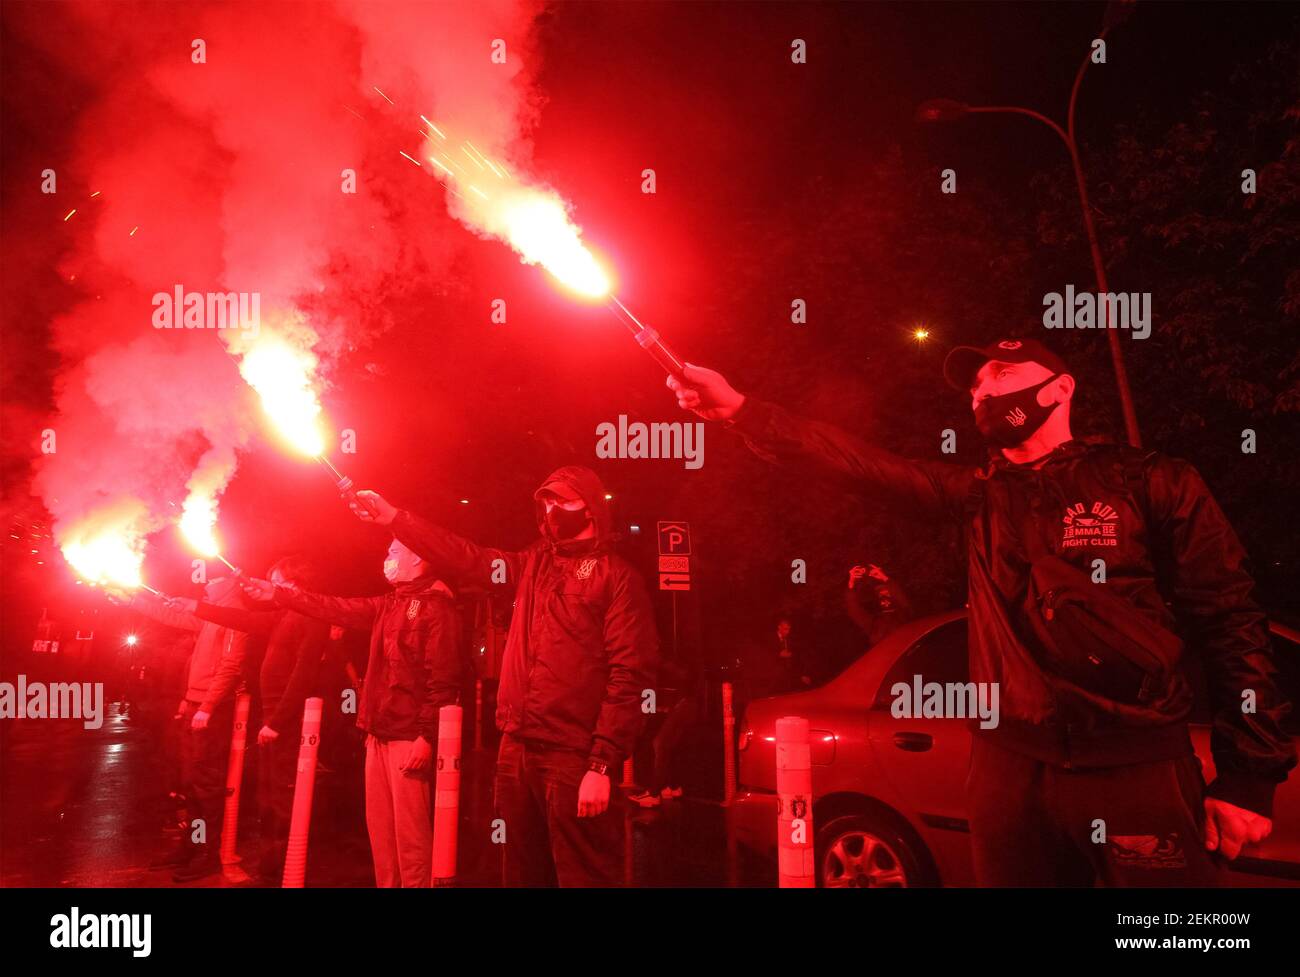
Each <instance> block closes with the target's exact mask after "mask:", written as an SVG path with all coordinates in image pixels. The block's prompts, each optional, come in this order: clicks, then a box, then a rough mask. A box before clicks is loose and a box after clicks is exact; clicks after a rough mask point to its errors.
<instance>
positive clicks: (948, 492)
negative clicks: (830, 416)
mask: <svg viewBox="0 0 1300 977" xmlns="http://www.w3.org/2000/svg"><path fill="white" fill-rule="evenodd" d="M684 378H685V383H683V382H682V381H681V380H678V379H677V378H676V377H669V378H668V386H669V387H670V388H671V389H672V390H673V392H674V393H675V394H677V403H678V405H679V406H681V407H683V408H686V409H687V410H692V411H694V412H695V413H696V414H698V415H699V416H700V417H703V418H705V419H706V420H719V421H725V422H726V424H727V426H728V427H729V428H731V429H733V430H734V431H735V432H736V433H737V434H739V435H740V436H741V437H743V438H744V439H745V443H746V444H748V445H749V448H750V450H752V451H753V452H754V453H755V454H756V455H758V456H759V457H760V458H762V459H764V460H765V461H769V462H772V463H774V464H800V463H802V464H810V465H812V466H813V468H815V469H816V470H817V471H818V472H819V473H821V474H822V475H824V476H829V477H830V478H832V479H834V480H835V481H838V482H839V483H841V484H842V485H844V486H845V487H846V488H849V489H851V490H853V491H855V492H858V493H860V494H867V495H871V496H872V497H873V498H878V497H884V498H887V499H889V500H890V501H892V502H893V503H895V504H898V505H901V506H905V507H908V508H911V509H913V510H916V511H918V512H922V513H927V514H934V515H943V516H948V517H952V518H959V517H960V516H961V513H962V510H963V505H964V502H965V499H966V497H967V495H968V494H969V493H970V489H971V485H972V483H973V480H974V477H975V472H974V469H972V468H967V467H964V466H961V465H951V464H943V463H941V462H923V461H912V460H910V459H907V458H900V457H899V456H897V455H894V454H891V453H890V452H888V451H885V450H883V449H881V448H877V447H874V446H872V445H868V444H866V443H865V442H863V441H861V440H860V439H858V438H857V437H855V436H853V435H852V434H849V433H848V432H846V431H843V430H841V429H840V428H838V427H835V426H834V425H833V424H826V423H823V422H821V421H809V420H804V419H803V418H800V417H796V416H795V415H793V414H791V413H789V412H788V411H786V410H785V409H784V408H782V407H779V406H777V405H776V404H771V403H767V402H765V401H760V400H755V399H754V398H752V397H746V396H745V395H744V394H742V393H740V392H739V391H737V390H736V389H735V388H734V387H732V386H731V384H729V383H728V382H727V380H726V378H725V377H724V376H723V375H722V374H720V373H718V372H717V371H716V370H709V369H706V368H704V367H699V366H693V365H690V364H688V365H687V367H686V370H685V374H684Z"/></svg>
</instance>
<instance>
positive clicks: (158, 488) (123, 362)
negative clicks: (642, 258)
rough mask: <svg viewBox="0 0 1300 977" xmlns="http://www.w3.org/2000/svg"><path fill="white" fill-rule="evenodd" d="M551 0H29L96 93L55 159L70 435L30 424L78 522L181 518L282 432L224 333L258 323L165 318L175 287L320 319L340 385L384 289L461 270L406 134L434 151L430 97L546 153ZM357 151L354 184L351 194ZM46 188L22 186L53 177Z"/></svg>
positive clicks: (63, 388) (51, 503) (439, 202)
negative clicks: (545, 42)
mask: <svg viewBox="0 0 1300 977" xmlns="http://www.w3.org/2000/svg"><path fill="white" fill-rule="evenodd" d="M535 15H536V6H535V5H534V4H533V3H522V2H475V3H466V4H455V5H453V4H436V5H434V4H426V3H373V2H339V3H337V4H328V3H310V4H303V3H275V2H257V3H236V4H227V3H223V4H210V5H208V4H184V5H181V4H122V3H113V4H105V3H102V2H85V3H72V4H66V3H55V4H39V5H27V6H23V7H21V8H16V9H15V8H11V9H10V10H9V11H8V12H7V21H8V24H7V27H8V30H9V31H10V34H11V40H12V38H13V37H14V36H15V35H16V36H17V38H18V42H19V43H23V44H26V45H29V46H31V47H35V48H39V49H40V51H41V52H42V54H43V55H44V56H45V57H47V58H48V59H49V60H50V61H51V62H52V63H53V65H54V66H55V68H56V70H58V71H62V72H66V73H67V74H69V75H71V76H74V77H76V78H77V79H79V80H80V81H82V82H84V83H85V85H86V86H87V89H88V92H89V97H88V98H87V99H86V101H85V104H84V109H83V111H81V113H80V115H79V117H78V119H77V122H76V127H75V136H74V137H73V138H72V140H71V143H70V146H71V152H70V153H68V155H67V157H66V158H60V157H59V153H58V152H57V151H56V150H51V151H50V159H49V162H48V163H42V164H40V166H39V167H38V169H40V168H44V167H45V166H46V165H48V166H49V167H51V168H53V169H55V170H56V171H57V179H58V194H57V197H56V199H57V201H58V207H59V208H62V210H61V213H60V217H61V216H62V214H63V213H66V211H68V210H71V209H72V208H74V207H75V208H77V213H76V214H75V215H74V216H73V217H72V218H71V219H70V220H69V221H68V222H66V223H61V224H59V225H58V227H57V228H56V229H55V231H54V232H52V233H60V232H61V233H62V235H63V238H64V240H65V241H66V249H65V250H64V251H63V253H62V254H61V256H60V259H59V262H58V270H59V276H60V278H61V280H62V281H63V282H64V283H65V284H66V286H67V288H68V289H69V290H70V292H71V301H70V303H69V305H70V307H68V308H67V311H66V312H64V313H62V314H60V315H58V316H57V317H55V318H54V319H53V321H51V322H50V323H48V328H49V336H50V344H51V347H52V348H53V350H54V351H55V352H56V353H57V356H58V359H59V367H58V370H57V375H56V379H55V390H54V399H55V407H56V409H55V412H54V415H53V416H52V417H51V418H50V419H49V420H48V421H47V422H46V423H45V426H46V427H48V428H50V429H52V430H53V431H54V433H55V437H56V439H57V440H56V450H55V452H54V453H52V454H44V455H42V454H41V453H40V450H39V444H40V439H39V432H38V431H30V434H29V437H30V438H31V444H32V453H33V455H34V456H35V457H36V458H37V459H38V461H37V465H36V471H35V476H36V477H35V481H34V485H35V488H36V491H37V492H38V493H39V494H40V496H41V497H42V498H43V501H44V503H45V505H46V506H47V508H48V509H49V510H50V511H51V513H52V514H53V516H54V526H55V535H56V539H58V540H59V541H60V542H61V543H63V542H66V541H67V540H68V539H69V538H70V537H71V536H72V535H75V531H76V529H77V527H78V526H79V525H84V524H86V523H87V522H90V523H94V522H95V521H96V520H97V519H98V518H100V514H101V513H104V512H106V511H108V510H110V509H111V510H112V511H115V512H118V513H121V512H124V511H126V512H134V513H136V514H137V515H136V517H135V522H136V525H134V526H132V527H129V532H131V533H138V534H141V535H143V534H146V533H148V532H152V531H156V530H158V529H161V528H163V526H164V525H166V524H167V523H168V522H169V521H171V520H174V519H175V518H176V516H177V515H178V513H179V503H180V500H181V499H182V498H183V497H184V494H185V491H186V483H187V481H189V480H190V479H191V476H197V480H198V481H200V482H202V483H203V484H204V485H207V486H211V487H213V489H214V490H215V491H217V492H219V491H220V490H221V489H222V488H224V486H225V484H226V483H227V482H228V480H229V478H230V476H231V475H232V474H233V470H234V464H235V458H236V454H235V452H236V451H238V450H244V449H247V448H248V447H249V446H250V445H251V444H253V443H254V442H255V441H257V440H259V439H261V438H262V437H263V436H264V435H263V433H262V432H263V429H264V427H265V423H264V420H263V418H262V417H261V416H260V411H259V408H258V403H257V398H256V396H255V395H254V394H253V393H252V391H251V390H250V389H249V388H248V386H247V385H246V384H245V383H244V381H243V380H242V379H241V377H240V374H239V371H238V367H237V363H236V361H235V359H234V358H233V357H232V356H231V355H230V349H229V348H228V346H229V344H228V343H223V342H222V340H223V339H225V340H230V339H232V338H236V337H235V335H234V334H231V333H226V332H225V331H221V332H219V331H217V330H213V329H156V328H154V325H153V323H152V314H153V312H154V307H153V305H152V304H151V297H152V296H153V295H155V293H171V292H172V290H173V289H174V288H175V287H176V286H178V285H180V286H183V287H184V289H185V290H187V291H191V292H199V293H208V292H223V293H224V292H231V291H234V292H257V293H260V296H261V317H262V323H263V328H264V329H267V328H275V325H274V324H275V323H276V322H279V321H283V320H285V319H286V318H292V319H293V320H294V321H296V322H298V323H299V324H300V325H301V326H303V327H305V328H304V329H303V330H300V332H301V334H302V335H304V336H305V337H306V339H305V341H306V342H307V343H308V344H310V346H311V348H312V350H313V352H314V354H315V356H316V357H317V359H318V360H319V363H320V379H321V380H322V381H325V380H327V378H328V376H329V373H330V371H331V370H333V369H335V368H336V367H337V365H338V363H339V361H340V358H341V357H343V356H344V355H346V354H347V353H348V352H350V351H352V350H355V349H357V348H358V347H362V346H364V345H365V344H366V343H368V342H370V341H371V340H372V339H373V338H374V335H375V333H376V332H377V331H378V329H380V328H382V326H383V319H382V318H380V317H378V314H377V313H376V311H375V310H376V307H377V306H378V305H379V304H380V303H378V302H377V301H376V296H387V295H389V294H391V293H392V291H393V290H394V289H396V288H399V287H400V285H401V283H402V282H404V281H406V280H408V279H409V278H410V277H412V276H416V275H422V276H429V275H431V274H432V275H435V276H436V275H437V274H438V273H439V271H440V270H441V269H442V268H445V267H446V266H447V263H448V262H449V260H450V257H451V255H452V253H453V251H454V250H455V248H456V247H457V246H458V245H459V243H460V237H461V235H462V234H463V232H462V231H460V230H459V228H458V227H457V226H456V225H453V224H450V223H449V222H448V221H447V220H446V217H445V212H444V209H443V208H444V201H443V191H442V190H441V189H440V188H439V187H437V186H436V185H435V184H434V183H433V182H431V181H429V180H428V178H427V176H426V175H422V174H420V173H412V172H410V171H412V170H414V167H413V166H411V165H410V164H409V163H408V162H407V161H405V160H403V159H402V158H401V156H399V155H398V150H399V149H406V150H407V151H408V152H411V151H415V150H416V149H417V148H418V145H419V139H420V137H419V136H418V135H417V130H418V129H419V128H420V123H419V115H420V114H421V113H423V114H425V115H428V116H429V117H430V118H434V119H439V118H441V119H446V120H447V121H448V122H449V123H451V124H453V125H455V126H456V128H457V129H458V130H459V131H462V132H466V133H473V134H474V135H473V137H472V138H474V139H475V141H476V143H477V144H478V145H480V146H481V147H482V148H483V149H484V150H485V151H488V152H493V153H496V154H498V155H499V156H500V157H502V158H504V159H508V160H510V161H512V162H513V163H514V164H515V165H517V166H521V167H522V168H525V169H526V167H527V163H528V142H527V136H528V126H529V124H530V121H531V119H532V118H533V117H534V114H535V105H536V99H535V97H534V96H533V95H532V94H531V93H530V89H529V84H530V79H531V77H532V70H531V64H530V57H531V55H532V48H533V38H532V29H533V21H534V18H535ZM195 40H201V41H202V42H203V49H204V50H203V53H204V56H205V58H206V60H205V62H204V63H195V61H194V52H195V45H194V41H195ZM498 40H499V41H501V42H504V51H505V54H506V60H505V63H504V64H500V63H496V62H494V61H493V59H492V54H493V51H494V44H495V50H498V51H499V50H500V49H501V45H500V44H496V42H498ZM376 88H378V89H380V90H382V92H383V95H384V96H387V99H391V100H392V102H393V103H395V104H389V102H388V101H387V100H386V99H385V98H384V97H382V96H381V95H380V94H379V93H378V92H376V90H375V89H376ZM33 155H34V157H35V158H38V159H39V158H40V156H41V152H40V148H39V147H36V149H35V150H34V153H33ZM345 170H353V171H355V174H356V181H355V182H356V192H355V193H344V192H342V188H343V183H344V179H345V176H344V171H345ZM32 184H33V185H31V186H30V187H29V186H24V187H23V188H22V190H23V192H24V193H27V192H28V191H29V190H30V192H31V193H33V194H35V193H39V187H38V186H36V185H34V184H35V180H34V179H33V181H32ZM96 191H98V196H95V197H93V198H92V197H91V196H90V194H91V193H94V192H96ZM133 229H135V231H134V233H132V231H133ZM238 338H241V339H243V338H246V337H238ZM234 349H235V352H239V351H240V348H239V347H238V346H236V347H234ZM24 422H25V423H27V424H28V428H29V429H30V419H24ZM201 459H202V462H203V463H202V465H201V466H200V460H201ZM200 467H201V469H202V470H201V472H196V468H200ZM122 500H139V502H140V503H142V507H141V508H138V509H136V508H132V507H130V506H127V507H123V506H122V505H121V504H120V503H121V502H122ZM169 500H170V501H173V502H175V503H176V505H177V507H176V508H171V507H169V506H168V505H167V503H168V501H169ZM141 513H143V514H142V515H141ZM122 528H123V529H127V527H122Z"/></svg>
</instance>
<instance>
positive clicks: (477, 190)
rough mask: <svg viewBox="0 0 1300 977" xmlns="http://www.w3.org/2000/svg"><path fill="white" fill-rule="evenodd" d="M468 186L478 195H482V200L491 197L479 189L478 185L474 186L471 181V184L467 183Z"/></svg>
mask: <svg viewBox="0 0 1300 977" xmlns="http://www.w3.org/2000/svg"><path fill="white" fill-rule="evenodd" d="M469 188H470V189H471V190H473V191H474V192H475V193H477V194H478V195H479V196H480V197H482V198H483V199H484V200H490V199H491V198H490V197H489V196H488V195H487V194H486V193H484V192H483V191H482V190H480V189H479V188H478V187H476V186H474V184H472V183H471V184H470V185H469Z"/></svg>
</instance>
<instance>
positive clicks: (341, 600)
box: [275, 587, 384, 631]
mask: <svg viewBox="0 0 1300 977" xmlns="http://www.w3.org/2000/svg"><path fill="white" fill-rule="evenodd" d="M383 601H384V599H383V598H382V597H326V596H325V595H324V594H313V593H311V592H309V591H306V590H290V589H289V588H288V587H276V588H275V602H276V603H277V604H279V605H280V606H281V607H287V608H289V609H290V610H291V611H297V612H298V613H299V614H302V615H304V616H305V617H314V618H315V619H316V620H318V621H325V622H327V623H329V624H337V625H339V626H340V627H344V628H353V629H355V630H357V631H369V630H370V628H371V627H372V626H373V625H374V623H375V615H376V614H377V613H378V612H379V607H380V605H381V604H382V603H383Z"/></svg>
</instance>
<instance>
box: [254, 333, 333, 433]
mask: <svg viewBox="0 0 1300 977" xmlns="http://www.w3.org/2000/svg"><path fill="white" fill-rule="evenodd" d="M316 362H317V361H316V356H315V354H314V353H312V352H311V351H310V350H306V349H299V348H295V347H294V345H293V344H292V343H291V342H289V341H288V340H287V339H285V338H284V337H282V336H279V335H276V334H274V333H272V334H269V335H268V334H266V333H263V334H262V335H261V336H259V337H258V338H257V339H256V340H255V341H254V343H253V345H252V346H251V348H249V349H248V350H247V351H245V352H244V354H243V357H242V358H241V359H240V361H239V372H240V373H241V374H242V375H243V377H244V379H245V380H246V381H247V382H248V385H249V386H250V387H252V388H253V389H254V390H256V391H257V394H258V396H259V397H260V398H261V399H262V409H263V410H265V411H266V415H267V417H269V418H270V419H271V423H272V424H273V425H274V426H275V428H276V430H277V431H279V432H280V435H281V436H282V437H283V438H284V439H285V440H286V441H288V442H289V443H290V444H291V445H292V446H293V447H294V448H295V449H297V450H298V451H301V452H302V453H303V454H305V455H311V456H312V457H316V456H318V455H320V454H321V453H322V452H323V451H324V450H325V440H324V437H323V435H322V434H321V431H320V424H319V417H320V400H319V399H317V396H316V390H315V388H314V386H313V379H314V377H315V373H316Z"/></svg>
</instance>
